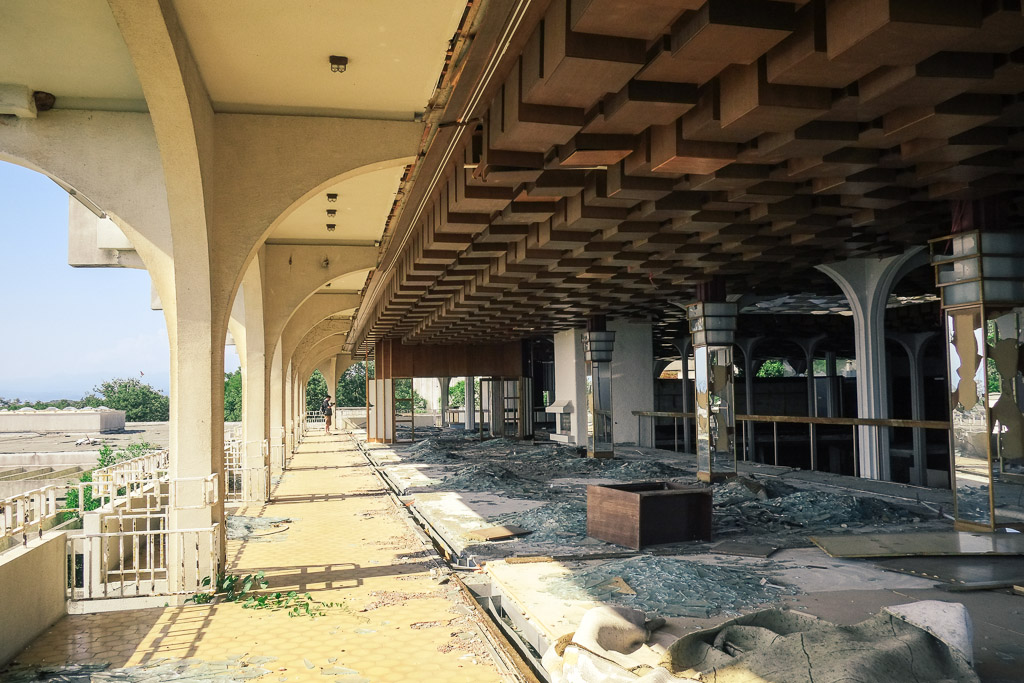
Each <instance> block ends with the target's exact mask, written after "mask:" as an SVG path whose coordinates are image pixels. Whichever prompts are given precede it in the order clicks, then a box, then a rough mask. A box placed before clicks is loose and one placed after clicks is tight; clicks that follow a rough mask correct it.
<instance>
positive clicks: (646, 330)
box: [556, 320, 654, 444]
mask: <svg viewBox="0 0 1024 683" xmlns="http://www.w3.org/2000/svg"><path fill="white" fill-rule="evenodd" d="M608 329H609V330H611V331H613V332H615V350H614V351H613V352H612V417H613V419H614V420H615V427H614V432H613V438H614V440H615V443H616V444H636V443H637V437H638V431H637V419H636V418H635V417H633V412H632V411H634V410H654V351H653V344H652V339H651V325H650V323H629V322H625V321H622V320H611V321H609V323H608ZM556 353H557V351H556ZM556 362H557V361H556ZM556 381H557V380H556Z"/></svg>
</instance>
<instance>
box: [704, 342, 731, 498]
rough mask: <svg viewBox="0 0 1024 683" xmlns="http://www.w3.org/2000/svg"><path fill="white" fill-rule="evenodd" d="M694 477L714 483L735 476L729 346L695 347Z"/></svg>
mask: <svg viewBox="0 0 1024 683" xmlns="http://www.w3.org/2000/svg"><path fill="white" fill-rule="evenodd" d="M694 370H695V384H696V403H697V476H698V478H700V479H702V480H705V481H714V480H716V479H719V478H721V477H723V476H730V475H732V474H735V473H736V441H735V433H734V432H735V430H734V425H735V424H736V423H735V419H736V416H735V410H736V406H735V402H734V400H733V365H732V347H731V346H695V347H694Z"/></svg>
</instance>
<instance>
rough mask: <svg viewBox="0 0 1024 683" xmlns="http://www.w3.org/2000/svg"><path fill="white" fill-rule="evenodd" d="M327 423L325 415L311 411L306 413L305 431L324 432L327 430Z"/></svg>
mask: <svg viewBox="0 0 1024 683" xmlns="http://www.w3.org/2000/svg"><path fill="white" fill-rule="evenodd" d="M326 425H327V422H326V420H325V418H324V415H323V413H321V412H320V411H318V410H310V411H307V412H306V421H305V425H304V426H305V431H307V432H309V431H314V430H317V429H319V430H321V431H322V430H323V429H325V428H326Z"/></svg>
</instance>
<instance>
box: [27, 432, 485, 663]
mask: <svg viewBox="0 0 1024 683" xmlns="http://www.w3.org/2000/svg"><path fill="white" fill-rule="evenodd" d="M237 513H238V514H245V515H252V516H256V515H259V516H268V517H288V518H291V519H292V520H294V521H293V522H292V523H291V524H290V525H289V528H288V530H287V531H286V532H284V533H283V534H281V538H280V540H277V541H273V542H255V541H243V542H237V541H231V542H229V544H228V552H227V556H228V570H229V572H231V573H234V574H240V575H244V574H250V573H254V572H256V571H259V570H263V571H265V572H266V575H267V579H268V580H269V582H270V589H268V590H280V591H282V592H287V591H290V590H297V591H300V592H307V591H308V592H310V593H312V594H313V597H314V598H315V599H317V600H321V601H324V602H334V603H339V606H338V607H335V608H333V609H331V610H329V612H328V614H327V616H325V617H319V618H309V617H298V618H293V617H289V616H288V615H287V614H286V613H284V612H271V611H268V610H252V609H242V607H241V606H240V605H239V604H230V603H225V604H218V605H190V606H186V607H176V608H164V609H146V610H132V611H127V612H115V613H107V614H92V615H83V616H68V617H65V618H64V619H62V620H61V621H60V622H58V623H57V624H56V625H55V626H54V627H53V628H51V629H50V630H49V631H48V632H47V633H46V634H44V635H43V636H41V637H40V638H39V639H37V640H36V641H35V642H34V643H33V644H32V645H31V646H29V648H28V649H26V650H25V651H24V652H23V653H22V654H21V655H20V656H19V657H18V658H17V660H18V662H19V663H21V664H22V665H33V664H38V665H54V664H85V663H93V664H95V663H109V664H110V665H111V666H112V667H123V666H134V665H137V664H143V663H146V662H151V661H154V660H157V659H160V658H185V657H188V658H196V659H201V660H204V661H218V660H225V659H228V658H231V657H233V656H239V655H248V656H269V657H275V658H276V659H275V661H273V662H270V663H268V664H264V665H263V666H264V667H265V668H268V669H271V673H270V674H269V675H267V676H265V677H264V678H262V679H260V680H265V681H286V680H287V681H304V680H317V681H324V680H327V679H326V678H325V677H324V673H323V671H324V670H330V669H332V668H347V669H353V670H355V671H357V672H358V676H359V677H362V678H365V679H369V680H370V681H406V680H408V681H418V682H422V681H469V682H475V681H496V680H501V678H502V677H501V676H500V675H499V673H498V671H497V669H496V668H495V666H494V665H493V663H492V662H491V660H490V659H489V658H488V656H487V655H486V654H485V652H486V651H485V649H484V645H483V644H482V642H481V641H480V631H479V630H478V626H477V625H476V624H475V623H474V621H473V619H472V618H471V617H467V616H465V614H466V612H464V611H462V609H464V608H465V605H463V604H462V598H461V596H460V595H459V594H458V592H457V589H455V588H454V587H452V586H450V585H443V586H439V585H437V584H436V583H435V582H434V581H433V580H432V579H431V577H430V566H431V565H430V563H429V561H428V560H427V558H426V553H425V552H424V548H423V547H422V545H421V544H420V542H419V540H418V539H417V538H416V536H415V535H414V534H413V533H412V532H411V531H410V529H409V527H408V526H407V524H406V522H405V521H404V520H403V519H402V515H404V514H405V513H404V511H401V510H398V509H396V508H395V506H394V504H393V503H392V502H391V499H390V498H388V496H387V495H386V494H385V492H384V490H383V489H382V488H381V487H380V483H379V481H378V480H377V479H376V477H375V476H374V475H373V472H372V471H371V470H370V468H369V466H368V465H367V464H366V462H365V460H364V459H363V457H362V455H361V454H360V453H359V451H358V450H356V448H355V445H354V444H353V443H352V441H351V439H350V437H348V436H347V435H339V436H332V437H324V436H318V437H314V438H313V439H311V440H308V441H306V442H305V443H304V444H303V445H302V446H300V447H299V450H298V453H297V454H296V455H295V457H294V459H293V460H292V463H291V468H290V469H289V470H288V471H286V472H285V474H284V476H283V478H282V480H281V482H280V483H279V484H278V485H277V486H276V487H275V489H274V491H273V494H272V499H271V501H270V502H269V503H268V504H266V505H263V506H258V507H255V508H253V507H250V508H243V509H240V510H238V511H237ZM460 605H461V608H460ZM356 678H357V677H356V676H345V675H342V676H335V677H333V680H337V681H339V682H343V681H345V680H349V681H354V680H355V679H356Z"/></svg>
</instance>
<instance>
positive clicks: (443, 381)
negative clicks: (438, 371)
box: [437, 377, 452, 428]
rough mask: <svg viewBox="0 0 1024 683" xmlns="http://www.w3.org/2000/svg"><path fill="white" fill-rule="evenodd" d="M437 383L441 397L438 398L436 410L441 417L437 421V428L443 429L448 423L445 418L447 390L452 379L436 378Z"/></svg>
mask: <svg viewBox="0 0 1024 683" xmlns="http://www.w3.org/2000/svg"><path fill="white" fill-rule="evenodd" d="M437 383H438V384H439V385H440V387H441V397H440V401H439V404H438V410H440V411H441V415H440V418H439V419H438V421H437V426H438V427H442V428H443V427H444V426H445V425H446V424H447V423H448V421H447V419H446V418H447V413H448V388H449V387H450V386H451V383H452V378H451V377H438V378H437Z"/></svg>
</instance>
